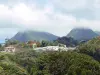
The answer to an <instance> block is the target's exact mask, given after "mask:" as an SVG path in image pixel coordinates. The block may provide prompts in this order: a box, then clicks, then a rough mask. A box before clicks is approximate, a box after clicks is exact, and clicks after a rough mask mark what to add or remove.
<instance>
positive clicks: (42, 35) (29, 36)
mask: <svg viewBox="0 0 100 75" xmlns="http://www.w3.org/2000/svg"><path fill="white" fill-rule="evenodd" d="M57 38H58V36H56V35H53V34H51V33H48V32H40V31H33V30H26V31H21V32H18V33H17V34H16V35H15V36H14V37H12V38H11V39H12V40H18V41H21V42H27V41H30V40H31V41H32V40H36V41H42V40H46V41H53V40H56V39H57Z"/></svg>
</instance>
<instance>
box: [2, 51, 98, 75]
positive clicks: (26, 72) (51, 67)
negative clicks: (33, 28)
mask: <svg viewBox="0 0 100 75" xmlns="http://www.w3.org/2000/svg"><path fill="white" fill-rule="evenodd" d="M0 61H1V62H0V74H1V75H100V63H99V62H98V61H96V60H94V59H93V58H92V57H90V56H88V55H85V54H81V53H77V52H74V51H68V52H43V53H37V52H35V51H33V50H25V51H20V52H17V53H15V54H8V53H7V54H1V53H0Z"/></svg>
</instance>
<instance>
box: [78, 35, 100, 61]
mask: <svg viewBox="0 0 100 75" xmlns="http://www.w3.org/2000/svg"><path fill="white" fill-rule="evenodd" d="M78 51H79V52H80V53H84V54H87V55H90V56H92V57H93V58H94V59H96V60H98V61H99V62H100V37H96V38H94V39H92V40H90V41H88V42H87V43H84V44H81V45H80V46H79V47H78Z"/></svg>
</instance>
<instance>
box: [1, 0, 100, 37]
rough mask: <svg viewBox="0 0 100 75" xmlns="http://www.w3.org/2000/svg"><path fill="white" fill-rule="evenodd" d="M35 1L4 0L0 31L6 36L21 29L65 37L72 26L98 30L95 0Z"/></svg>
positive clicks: (98, 20) (97, 6)
mask: <svg viewBox="0 0 100 75" xmlns="http://www.w3.org/2000/svg"><path fill="white" fill-rule="evenodd" d="M36 1H37V0H36ZM36 1H33V0H16V1H14V0H12V1H11V4H10V2H7V1H6V0H5V1H4V2H3V3H1V4H0V28H2V29H5V30H6V29H8V30H7V32H8V33H7V34H9V33H11V34H9V36H12V35H14V33H16V31H19V30H23V29H33V30H39V31H46V32H50V33H53V34H56V35H59V36H64V35H66V34H67V33H68V32H69V31H70V30H71V29H72V28H74V27H81V26H82V27H89V28H92V29H95V30H99V29H100V26H99V25H100V18H99V17H100V15H99V12H100V11H99V10H98V9H99V4H97V3H98V2H97V1H96V2H90V1H89V0H88V1H87V0H63V1H61V0H51V1H47V0H46V2H45V0H44V2H42V3H41V2H40V3H41V5H39V4H38V3H39V2H36ZM38 1H39V0H38ZM16 2H17V3H16ZM72 2H73V3H72ZM89 2H90V3H89ZM15 3H16V4H15ZM92 3H93V4H92ZM9 5H10V6H9ZM61 9H62V10H61ZM16 28H17V30H15V31H14V29H16ZM9 29H10V31H9ZM0 32H1V33H2V34H1V33H0V35H1V36H3V37H7V36H8V35H7V34H6V33H3V30H1V31H0ZM3 34H4V35H3Z"/></svg>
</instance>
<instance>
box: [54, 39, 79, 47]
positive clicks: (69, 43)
mask: <svg viewBox="0 0 100 75" xmlns="http://www.w3.org/2000/svg"><path fill="white" fill-rule="evenodd" d="M56 41H57V42H59V43H61V44H65V45H66V46H67V47H74V46H77V45H78V41H76V40H74V39H73V38H71V37H61V38H58V39H57V40H56Z"/></svg>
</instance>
